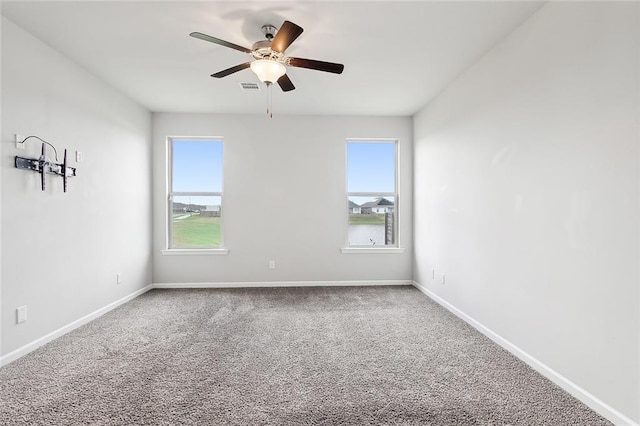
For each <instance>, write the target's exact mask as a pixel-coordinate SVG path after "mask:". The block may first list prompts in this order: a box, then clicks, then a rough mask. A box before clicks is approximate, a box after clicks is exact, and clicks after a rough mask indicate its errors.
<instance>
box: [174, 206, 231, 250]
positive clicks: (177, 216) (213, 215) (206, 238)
mask: <svg viewBox="0 0 640 426" xmlns="http://www.w3.org/2000/svg"><path fill="white" fill-rule="evenodd" d="M171 211H172V221H173V224H172V225H173V226H172V228H173V235H172V241H171V248H203V247H218V246H221V245H222V236H221V232H220V216H221V213H222V197H219V196H198V197H195V196H194V197H189V196H180V197H174V199H173V202H172V206H171Z"/></svg>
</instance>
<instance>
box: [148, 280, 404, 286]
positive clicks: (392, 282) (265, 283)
mask: <svg viewBox="0 0 640 426" xmlns="http://www.w3.org/2000/svg"><path fill="white" fill-rule="evenodd" d="M376 285H413V281H411V280H373V281H367V280H361V281H257V282H208V283H154V284H152V287H153V288H253V287H354V286H376Z"/></svg>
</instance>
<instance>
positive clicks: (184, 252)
mask: <svg viewBox="0 0 640 426" xmlns="http://www.w3.org/2000/svg"><path fill="white" fill-rule="evenodd" d="M160 252H161V253H162V255H163V256H220V255H222V256H224V255H227V254H229V249H227V248H215V249H165V250H160Z"/></svg>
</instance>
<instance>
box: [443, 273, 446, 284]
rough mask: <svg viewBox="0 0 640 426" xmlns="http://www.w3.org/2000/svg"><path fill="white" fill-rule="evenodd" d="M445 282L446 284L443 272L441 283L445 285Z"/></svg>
mask: <svg viewBox="0 0 640 426" xmlns="http://www.w3.org/2000/svg"><path fill="white" fill-rule="evenodd" d="M445 284H446V281H445V278H444V274H442V285H445Z"/></svg>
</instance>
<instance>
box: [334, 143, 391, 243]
mask: <svg viewBox="0 0 640 426" xmlns="http://www.w3.org/2000/svg"><path fill="white" fill-rule="evenodd" d="M397 164H398V143H397V141H396V140H389V139H385V140H347V173H346V174H347V218H348V219H347V220H348V226H347V229H348V233H347V247H366V248H379V247H382V248H385V247H386V248H388V247H398V241H397V240H398V238H397V235H398V219H397V218H398V185H397V169H398V167H397Z"/></svg>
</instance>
